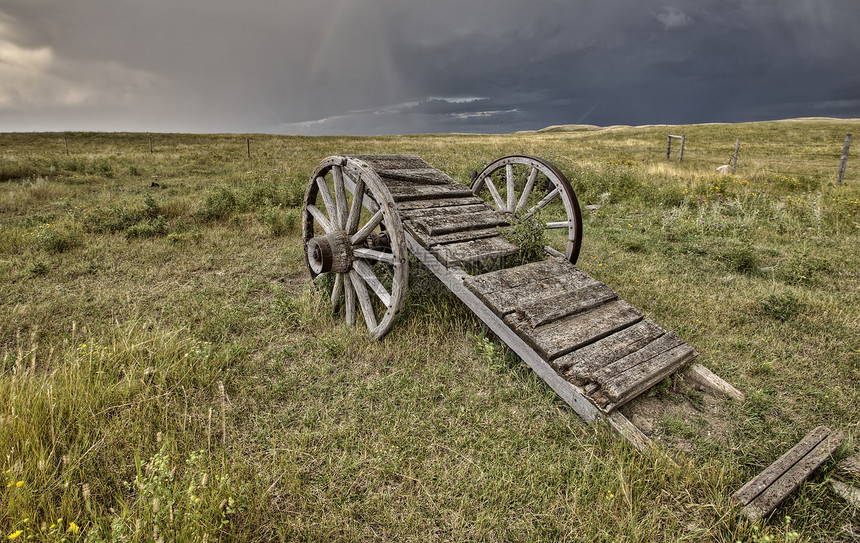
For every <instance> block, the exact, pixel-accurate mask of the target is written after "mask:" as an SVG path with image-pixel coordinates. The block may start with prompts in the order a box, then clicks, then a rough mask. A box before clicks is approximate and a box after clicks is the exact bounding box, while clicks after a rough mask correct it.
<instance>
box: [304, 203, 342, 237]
mask: <svg viewBox="0 0 860 543" xmlns="http://www.w3.org/2000/svg"><path fill="white" fill-rule="evenodd" d="M305 209H307V210H308V213H310V214H311V216H312V217H313V218H314V219H316V220H317V222H318V223H320V226H322V229H323V231H324V232H325V233H326V234H330V233H332V232H334V231H335V230H336V228H335V227H334V225H333V224H332V223H331V222H330V221H329V220H328V218H327V217H326V216H325V214H324V213H323V212H322V211H320V210H319V208H318V207H317V206H315V205H313V204H308V205H306V206H305Z"/></svg>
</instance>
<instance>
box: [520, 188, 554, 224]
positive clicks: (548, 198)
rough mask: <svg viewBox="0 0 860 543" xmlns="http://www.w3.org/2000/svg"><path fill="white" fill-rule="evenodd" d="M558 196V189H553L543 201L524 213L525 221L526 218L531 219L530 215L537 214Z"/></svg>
mask: <svg viewBox="0 0 860 543" xmlns="http://www.w3.org/2000/svg"><path fill="white" fill-rule="evenodd" d="M559 194H560V191H559V190H558V187H556V188H555V189H553V191H552V192H550V193H549V194H547V195H546V197H544V199H543V200H541V201H540V202H538V203H537V204H536V205H535V206H534V207H533V208H531V209H529V212H528V213H526V215H525V218H526V219H527V218H529V217H531V216H532V215H534V214H535V213H537V212H538V211H540V210H541V209H543V208H544V207H545V206H546V205H547V204H548V203H550V202H551V201H552V199H553V198H555V197H556V196H558V195H559Z"/></svg>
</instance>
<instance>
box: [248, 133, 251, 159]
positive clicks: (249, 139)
mask: <svg viewBox="0 0 860 543" xmlns="http://www.w3.org/2000/svg"><path fill="white" fill-rule="evenodd" d="M248 158H251V138H248Z"/></svg>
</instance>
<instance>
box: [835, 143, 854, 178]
mask: <svg viewBox="0 0 860 543" xmlns="http://www.w3.org/2000/svg"><path fill="white" fill-rule="evenodd" d="M850 148H851V134H845V143H844V144H843V145H842V159H841V160H840V161H839V178H838V179H837V180H836V183H837V184H839V185H841V184H842V179H843V178H844V177H845V165H846V164H847V163H848V150H849V149H850Z"/></svg>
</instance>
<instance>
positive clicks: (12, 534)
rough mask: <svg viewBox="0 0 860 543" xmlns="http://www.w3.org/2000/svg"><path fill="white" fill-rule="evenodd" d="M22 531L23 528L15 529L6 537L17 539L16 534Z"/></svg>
mask: <svg viewBox="0 0 860 543" xmlns="http://www.w3.org/2000/svg"><path fill="white" fill-rule="evenodd" d="M23 533H24V530H16V531H14V532H12V533H11V534H9V537H8V539H18V536H19V535H21V534H23Z"/></svg>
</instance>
